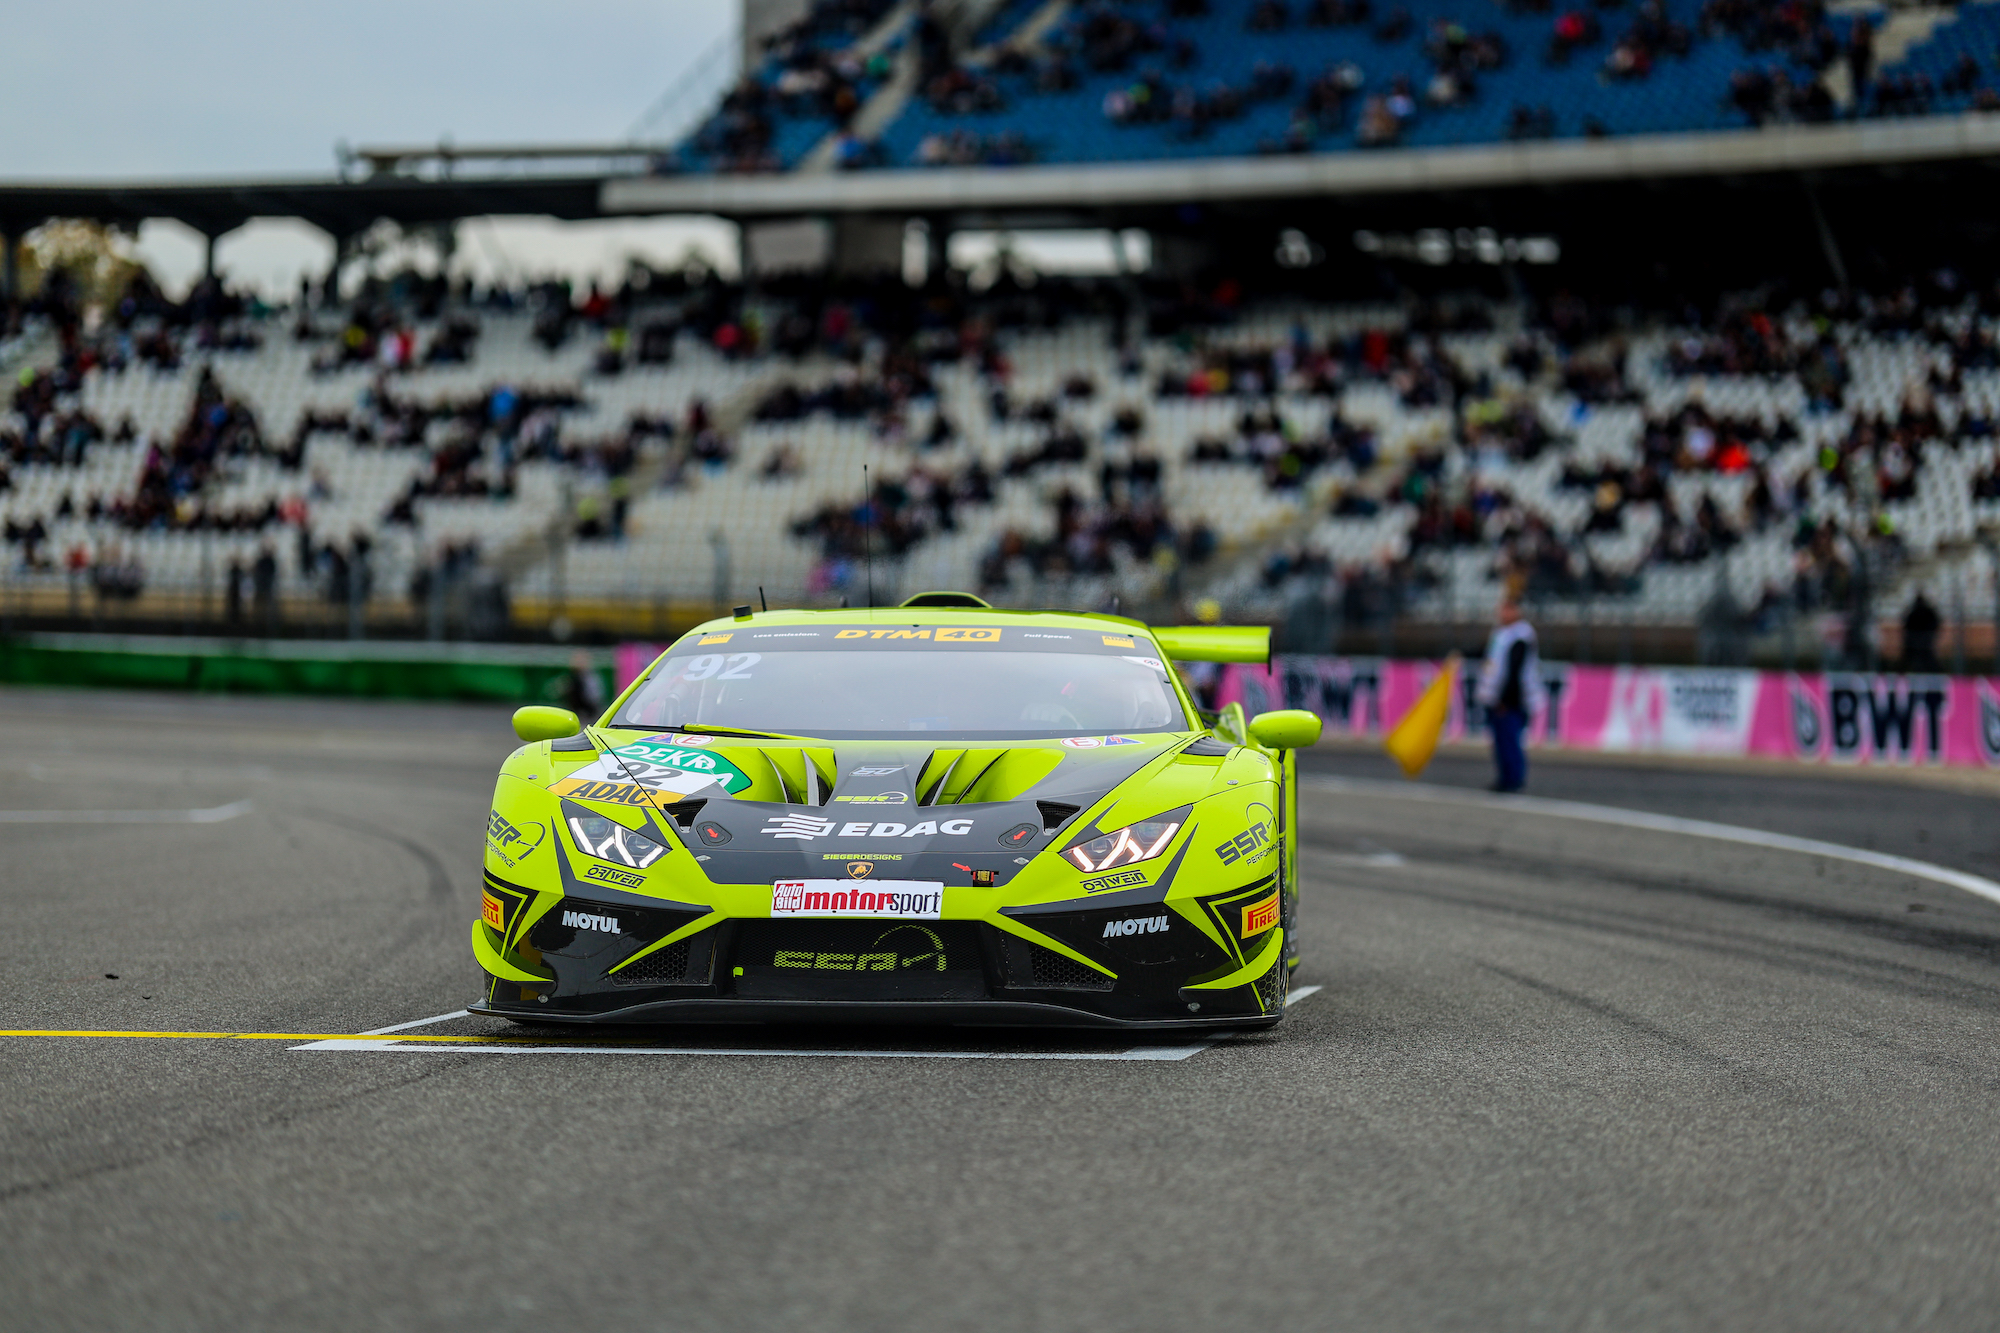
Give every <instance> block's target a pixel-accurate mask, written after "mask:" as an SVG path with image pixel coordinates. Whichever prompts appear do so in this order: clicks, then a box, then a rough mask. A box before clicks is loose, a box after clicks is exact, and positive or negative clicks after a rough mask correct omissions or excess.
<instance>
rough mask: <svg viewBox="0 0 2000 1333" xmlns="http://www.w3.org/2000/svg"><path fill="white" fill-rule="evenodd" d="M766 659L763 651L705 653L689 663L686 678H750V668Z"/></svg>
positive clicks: (682, 674)
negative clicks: (727, 653) (725, 653)
mask: <svg viewBox="0 0 2000 1333" xmlns="http://www.w3.org/2000/svg"><path fill="white" fill-rule="evenodd" d="M763 660H764V654H762V653H731V654H729V655H728V656H727V657H724V656H723V655H722V654H721V653H703V654H702V655H701V656H700V657H697V658H695V659H694V660H693V661H691V662H689V663H688V664H687V670H686V671H684V672H682V673H681V677H682V679H684V680H708V679H709V678H711V677H713V678H714V679H716V680H749V679H750V668H751V667H753V666H756V665H757V664H758V663H759V662H761V661H763Z"/></svg>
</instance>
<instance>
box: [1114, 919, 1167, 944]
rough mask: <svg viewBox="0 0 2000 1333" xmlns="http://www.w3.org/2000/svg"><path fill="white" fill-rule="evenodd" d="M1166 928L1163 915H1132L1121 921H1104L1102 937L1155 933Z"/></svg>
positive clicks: (1165, 920)
mask: <svg viewBox="0 0 2000 1333" xmlns="http://www.w3.org/2000/svg"><path fill="white" fill-rule="evenodd" d="M1166 928H1167V918H1166V917H1165V916H1133V917H1127V918H1125V920H1123V921H1107V922H1105V923H1104V938H1105V939H1107V940H1108V939H1113V938H1115V937H1117V936H1120V935H1157V934H1159V933H1160V932H1161V931H1163V930H1165V929H1166Z"/></svg>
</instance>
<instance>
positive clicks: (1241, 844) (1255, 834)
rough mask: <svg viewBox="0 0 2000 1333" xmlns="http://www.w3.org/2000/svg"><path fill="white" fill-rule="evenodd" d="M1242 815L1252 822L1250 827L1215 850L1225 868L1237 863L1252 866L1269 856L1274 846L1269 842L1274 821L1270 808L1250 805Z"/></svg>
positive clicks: (1261, 805)
mask: <svg viewBox="0 0 2000 1333" xmlns="http://www.w3.org/2000/svg"><path fill="white" fill-rule="evenodd" d="M1244 814H1246V815H1247V816H1249V817H1250V819H1251V820H1252V821H1254V822H1252V823H1251V825H1250V827H1249V828H1247V829H1244V830H1243V831H1242V832H1241V833H1239V834H1237V835H1236V836H1235V837H1233V838H1231V839H1230V840H1229V841H1228V842H1225V843H1220V844H1218V845H1217V846H1216V848H1215V855H1216V856H1217V858H1219V859H1220V860H1221V862H1222V864H1224V865H1226V866H1233V865H1235V864H1236V863H1237V862H1238V861H1241V862H1243V864H1245V865H1254V864H1256V863H1257V862H1259V861H1261V860H1263V859H1264V858H1265V857H1267V856H1269V855H1270V854H1271V849H1272V847H1273V846H1275V845H1276V844H1274V843H1273V842H1272V841H1271V829H1272V826H1273V823H1274V821H1273V820H1272V818H1271V807H1270V806H1268V805H1265V804H1263V803H1262V802H1261V801H1260V802H1257V803H1255V804H1252V805H1251V806H1250V807H1249V808H1248V809H1247V810H1245V811H1244Z"/></svg>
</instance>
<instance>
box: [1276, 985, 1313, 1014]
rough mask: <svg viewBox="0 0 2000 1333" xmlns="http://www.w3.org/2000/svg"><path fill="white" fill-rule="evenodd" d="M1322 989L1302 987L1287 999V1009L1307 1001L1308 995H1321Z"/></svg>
mask: <svg viewBox="0 0 2000 1333" xmlns="http://www.w3.org/2000/svg"><path fill="white" fill-rule="evenodd" d="M1320 989H1321V988H1320V987H1318V986H1300V987H1299V988H1298V989H1297V990H1294V991H1293V992H1292V993H1291V994H1290V995H1287V996H1286V997H1285V1008H1287V1009H1289V1008H1291V1007H1292V1006H1293V1005H1295V1004H1297V1003H1298V1002H1299V1001H1300V1000H1303V999H1305V998H1306V997H1307V996H1308V995H1317V994H1319V992H1320Z"/></svg>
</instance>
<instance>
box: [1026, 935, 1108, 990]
mask: <svg viewBox="0 0 2000 1333" xmlns="http://www.w3.org/2000/svg"><path fill="white" fill-rule="evenodd" d="M1028 969H1029V972H1030V974H1031V975H1032V976H1033V977H1034V979H1035V984H1036V985H1037V986H1048V987H1051V988H1054V989H1060V990H1110V989H1111V978H1110V977H1107V976H1105V975H1104V974H1103V973H1102V972H1099V971H1098V970H1096V969H1095V968H1090V967H1085V966H1084V965H1083V964H1082V963H1079V962H1077V961H1076V960H1075V959H1074V958H1065V957H1064V956H1063V955H1062V954H1059V953H1057V952H1056V951H1055V950H1054V949H1044V948H1043V947H1042V946H1041V945H1039V944H1030V945H1029V946H1028Z"/></svg>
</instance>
